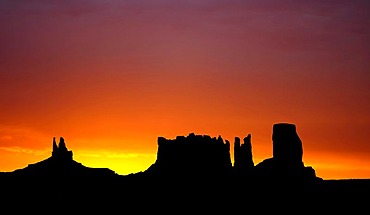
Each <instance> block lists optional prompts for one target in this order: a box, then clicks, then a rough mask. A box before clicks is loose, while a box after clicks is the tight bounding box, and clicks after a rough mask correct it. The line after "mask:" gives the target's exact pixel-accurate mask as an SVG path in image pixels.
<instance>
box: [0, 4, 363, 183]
mask: <svg viewBox="0 0 370 215" xmlns="http://www.w3.org/2000/svg"><path fill="white" fill-rule="evenodd" d="M368 11H370V3H369V1H367V0H353V1H347V0H335V1H331V0H324V1H322V0H312V1H303V0H279V1H277V0H259V1H251V0H231V1H230V0H213V1H211V0H203V1H197V0H186V1H185V0H178V1H170V0H158V1H157V0H125V1H118V0H117V1H115V0H105V1H98V0H65V1H53V0H27V1H25V0H18V1H11V0H0V26H1V28H0V104H1V105H0V119H1V120H0V171H3V172H8V171H13V170H15V169H19V168H24V167H26V166H27V165H28V164H31V163H36V162H39V161H41V160H44V159H46V158H48V157H50V156H51V151H52V139H53V137H56V139H57V140H58V139H59V138H60V137H63V138H64V139H65V142H66V146H67V148H68V150H72V152H73V159H74V160H75V161H77V162H80V163H82V164H83V165H85V166H88V167H103V168H109V169H112V170H114V171H115V172H116V173H118V174H122V175H126V174H130V173H136V172H140V171H144V170H146V169H147V168H148V167H149V166H150V165H151V164H153V163H154V162H155V160H156V153H157V138H158V137H160V136H161V137H165V138H167V139H174V138H176V136H187V135H188V134H189V133H195V134H205V135H210V136H215V137H216V136H218V135H221V136H222V137H223V139H227V140H229V141H230V143H231V146H232V145H233V143H234V138H235V137H240V138H243V137H245V136H247V135H248V134H251V136H252V153H253V161H254V163H255V164H258V163H259V162H261V161H262V160H264V159H267V158H270V157H272V138H271V137H272V126H273V124H275V123H279V122H288V123H293V124H295V125H296V128H297V133H298V135H299V137H300V138H301V140H302V144H303V150H304V151H303V162H304V164H305V166H312V167H313V168H314V169H315V171H316V175H317V176H319V177H321V178H323V179H346V178H370V142H369V139H370V112H369V110H370V13H368ZM232 148H233V147H231V149H230V153H231V157H232V156H233V150H232Z"/></svg>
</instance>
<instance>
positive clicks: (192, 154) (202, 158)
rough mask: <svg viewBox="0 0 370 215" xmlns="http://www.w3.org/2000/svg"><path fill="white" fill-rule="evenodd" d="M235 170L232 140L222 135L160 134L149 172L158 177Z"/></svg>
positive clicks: (211, 174)
mask: <svg viewBox="0 0 370 215" xmlns="http://www.w3.org/2000/svg"><path fill="white" fill-rule="evenodd" d="M231 170H232V163H231V159H230V143H229V142H228V141H226V142H224V140H223V139H222V137H221V136H218V138H215V137H213V138H211V137H210V136H208V135H195V134H194V133H191V134H189V135H188V136H187V137H185V136H177V137H176V139H174V140H169V139H166V138H164V137H158V152H157V159H156V161H155V163H154V164H152V165H151V166H150V167H149V168H148V169H147V170H146V172H147V173H149V174H150V175H154V176H166V177H169V176H181V177H193V176H196V177H203V176H225V175H229V174H230V172H231Z"/></svg>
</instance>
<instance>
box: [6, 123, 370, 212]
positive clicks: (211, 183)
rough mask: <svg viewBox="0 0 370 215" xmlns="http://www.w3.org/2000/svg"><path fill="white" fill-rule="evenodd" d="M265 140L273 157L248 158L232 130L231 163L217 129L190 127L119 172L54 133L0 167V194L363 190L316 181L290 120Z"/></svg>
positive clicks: (229, 197)
mask: <svg viewBox="0 0 370 215" xmlns="http://www.w3.org/2000/svg"><path fill="white" fill-rule="evenodd" d="M272 144H273V156H272V157H271V158H267V159H265V160H263V161H262V162H260V163H258V164H255V163H254V161H253V155H252V142H251V134H248V135H247V136H246V137H244V138H243V142H242V143H241V140H240V138H239V137H235V139H234V144H233V147H234V163H232V161H231V156H230V147H231V144H230V142H229V141H228V140H223V138H222V137H221V136H218V137H217V138H216V137H210V136H208V135H196V134H194V133H191V134H189V135H188V136H177V137H176V139H166V138H164V137H158V151H157V159H156V161H155V163H153V164H152V165H151V166H150V167H149V168H148V169H146V170H144V171H142V172H138V173H132V174H129V175H118V174H116V173H115V172H114V171H112V170H110V169H108V168H90V167H86V166H84V165H82V164H81V163H78V162H76V161H74V160H73V153H72V151H69V150H68V149H67V147H66V143H65V141H64V139H63V138H62V137H61V138H60V140H59V144H58V145H57V143H56V141H55V138H54V139H53V145H52V146H53V150H52V154H51V156H50V157H49V158H47V159H45V160H43V161H40V162H38V163H35V164H29V165H28V166H27V167H25V168H23V169H17V170H15V171H13V172H3V173H1V174H0V176H1V177H0V179H1V185H2V186H3V189H2V193H3V194H4V196H6V197H7V199H8V200H9V199H12V198H15V199H16V201H21V200H25V201H26V202H28V201H31V200H34V198H35V196H36V194H37V196H42V197H43V198H42V199H44V200H45V199H46V200H50V199H49V198H51V197H52V199H54V200H55V198H62V199H65V198H67V199H69V200H71V199H74V200H75V201H77V202H78V201H79V199H85V200H89V201H90V202H91V201H98V200H99V201H104V200H106V201H108V200H109V202H112V201H113V202H114V201H117V200H122V199H123V198H125V197H126V201H128V200H129V201H128V202H135V203H137V202H138V201H139V202H143V203H144V202H145V203H149V202H150V203H153V202H157V201H159V202H161V203H163V204H165V202H171V201H175V200H176V202H177V203H179V202H178V201H180V202H182V201H185V202H187V204H188V206H187V207H191V206H192V205H194V203H196V202H198V203H199V201H200V202H202V201H203V200H207V201H212V202H213V203H215V204H220V205H221V206H222V205H223V206H226V205H233V206H234V207H233V208H236V207H237V206H241V205H239V204H242V205H248V204H252V202H254V201H256V199H259V200H260V201H259V203H261V201H262V202H263V201H264V202H265V203H266V204H272V203H276V202H279V201H285V203H287V202H295V201H297V200H299V199H300V200H302V198H305V199H306V200H307V197H308V196H310V197H312V198H310V199H309V200H310V202H311V203H313V202H314V203H315V204H321V203H323V202H326V205H328V202H327V201H328V200H333V199H335V198H338V199H339V200H345V199H351V200H354V199H355V197H356V196H359V195H360V194H365V195H369V191H370V185H369V184H370V183H369V181H368V180H360V179H358V180H355V179H354V180H323V179H321V178H320V177H318V176H316V173H315V170H314V168H313V167H310V166H305V165H304V162H303V160H302V155H303V145H302V141H301V139H300V138H299V136H298V133H297V131H296V126H295V125H294V124H289V123H277V124H274V125H273V133H272ZM185 197H186V200H184V198H185ZM349 197H350V198H349ZM127 199H128V200H127ZM59 200H61V199H59ZM190 200H191V201H190ZM55 201H57V200H55ZM248 202H249V203H248ZM299 202H300V203H302V201H299ZM357 202H359V201H357ZM296 203H297V202H296ZM296 203H295V204H296ZM337 203H338V202H337ZM346 203H347V205H348V203H349V201H347V200H346Z"/></svg>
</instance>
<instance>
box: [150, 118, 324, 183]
mask: <svg viewBox="0 0 370 215" xmlns="http://www.w3.org/2000/svg"><path fill="white" fill-rule="evenodd" d="M272 145H273V156H272V158H267V159H265V160H263V161H262V162H261V163H258V164H257V165H255V164H254V162H253V155H252V143H251V134H248V135H247V136H246V137H244V138H243V143H242V144H241V142H240V138H239V137H235V140H234V164H232V163H231V159H230V143H229V141H228V140H225V141H224V140H223V138H222V137H221V136H218V138H215V137H213V138H212V137H210V136H208V135H195V134H194V133H191V134H189V135H188V136H186V137H185V136H177V137H176V139H173V140H171V139H166V138H164V137H159V138H158V152H157V159H156V162H155V163H154V164H153V165H151V166H150V167H149V168H148V169H147V170H146V172H147V173H150V174H154V175H162V176H163V175H166V176H169V175H171V176H179V175H180V176H181V177H184V176H197V177H201V176H212V177H213V176H216V175H218V176H241V177H249V178H252V179H257V180H270V179H271V180H279V179H282V180H314V179H316V178H317V177H316V174H315V170H314V169H313V168H312V167H305V166H304V163H303V161H302V156H303V147H302V141H301V139H300V138H299V136H298V134H297V131H296V126H295V125H294V124H290V123H277V124H274V125H273V134H272Z"/></svg>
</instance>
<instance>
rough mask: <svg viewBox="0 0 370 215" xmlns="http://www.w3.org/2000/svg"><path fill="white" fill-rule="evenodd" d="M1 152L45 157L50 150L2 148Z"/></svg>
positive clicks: (16, 147)
mask: <svg viewBox="0 0 370 215" xmlns="http://www.w3.org/2000/svg"><path fill="white" fill-rule="evenodd" d="M0 150H5V151H8V152H15V153H26V154H34V155H45V154H48V153H50V151H48V150H34V149H29V148H22V147H18V146H14V147H0Z"/></svg>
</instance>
